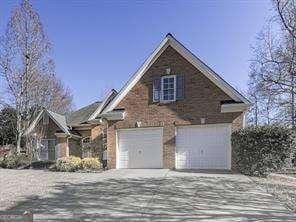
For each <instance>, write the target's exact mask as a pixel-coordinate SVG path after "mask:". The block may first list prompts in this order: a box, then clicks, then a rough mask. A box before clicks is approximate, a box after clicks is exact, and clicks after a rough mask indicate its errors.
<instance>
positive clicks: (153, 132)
mask: <svg viewBox="0 0 296 222" xmlns="http://www.w3.org/2000/svg"><path fill="white" fill-rule="evenodd" d="M116 153H117V158H116V159H117V168H162V128H137V129H122V130H117V152H116Z"/></svg>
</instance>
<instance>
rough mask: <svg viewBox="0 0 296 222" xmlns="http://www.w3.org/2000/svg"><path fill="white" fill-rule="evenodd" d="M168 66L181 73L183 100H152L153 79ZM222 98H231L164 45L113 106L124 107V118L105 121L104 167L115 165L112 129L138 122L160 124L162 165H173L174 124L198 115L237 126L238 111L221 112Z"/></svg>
mask: <svg viewBox="0 0 296 222" xmlns="http://www.w3.org/2000/svg"><path fill="white" fill-rule="evenodd" d="M168 67H170V68H171V73H170V74H172V75H173V74H183V75H184V76H185V99H184V100H180V101H176V102H173V103H167V104H160V103H153V101H152V82H153V78H154V77H156V76H160V75H164V74H165V70H166V68H168ZM222 100H231V98H230V97H229V96H228V95H227V94H225V93H224V92H223V91H222V90H221V89H219V88H218V87H217V86H216V85H215V84H214V83H212V82H211V81H210V80H209V79H208V78H207V77H205V76H204V75H203V74H202V73H201V72H200V71H199V70H197V69H196V68H195V67H194V66H193V65H191V64H190V63H189V62H188V61H187V60H186V59H184V58H183V57H182V56H181V55H180V54H179V53H177V52H176V51H175V50H174V49H173V48H171V47H168V48H167V49H166V50H165V51H164V53H163V54H162V55H161V56H160V57H159V58H158V59H157V60H156V61H155V63H154V64H153V65H152V66H151V67H150V68H149V69H148V70H147V72H146V74H145V75H144V76H143V77H142V78H141V79H140V81H139V82H138V83H137V84H136V85H135V86H134V87H133V88H132V89H131V90H130V91H129V93H128V94H127V95H126V96H125V98H124V99H123V100H122V101H121V102H120V103H119V105H118V106H117V107H116V108H124V109H125V113H126V115H125V119H124V120H123V121H118V122H109V123H108V132H107V140H108V144H107V147H108V167H109V168H115V167H116V136H115V135H116V129H120V128H133V127H135V124H136V122H137V121H140V122H141V123H142V126H144V127H149V126H163V144H164V145H163V158H164V160H163V163H164V168H174V166H175V127H176V126H178V125H187V124H197V125H198V124H201V118H205V123H206V124H213V123H232V122H234V125H233V128H234V129H237V128H239V127H241V124H242V121H241V120H242V113H221V112H220V110H221V105H220V102H221V101H222Z"/></svg>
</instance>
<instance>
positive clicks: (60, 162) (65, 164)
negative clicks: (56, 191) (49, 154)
mask: <svg viewBox="0 0 296 222" xmlns="http://www.w3.org/2000/svg"><path fill="white" fill-rule="evenodd" d="M55 168H56V170H58V171H62V172H74V171H77V170H80V169H81V168H82V162H81V158H80V157H76V156H69V157H62V158H59V159H57V162H56V167H55Z"/></svg>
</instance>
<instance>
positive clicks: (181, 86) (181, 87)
mask: <svg viewBox="0 0 296 222" xmlns="http://www.w3.org/2000/svg"><path fill="white" fill-rule="evenodd" d="M176 78H177V82H176V85H177V89H176V90H177V92H176V100H182V99H184V98H185V95H184V91H185V81H184V75H177V77H176Z"/></svg>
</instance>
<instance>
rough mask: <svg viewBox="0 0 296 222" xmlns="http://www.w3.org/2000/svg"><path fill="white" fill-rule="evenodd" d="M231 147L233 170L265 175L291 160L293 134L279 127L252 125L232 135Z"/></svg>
mask: <svg viewBox="0 0 296 222" xmlns="http://www.w3.org/2000/svg"><path fill="white" fill-rule="evenodd" d="M232 149H233V159H234V164H235V167H236V168H237V170H239V171H240V172H241V173H243V174H246V175H256V176H265V175H267V174H268V173H270V172H273V171H277V170H280V169H281V168H283V167H284V166H285V165H286V164H287V162H289V160H291V158H292V156H293V152H294V151H295V136H294V132H293V131H292V130H291V129H289V128H286V127H283V126H252V127H248V128H245V129H241V130H238V131H236V132H234V133H233V134H232Z"/></svg>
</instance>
